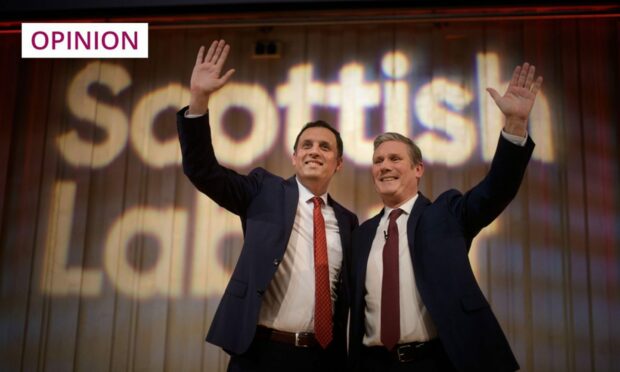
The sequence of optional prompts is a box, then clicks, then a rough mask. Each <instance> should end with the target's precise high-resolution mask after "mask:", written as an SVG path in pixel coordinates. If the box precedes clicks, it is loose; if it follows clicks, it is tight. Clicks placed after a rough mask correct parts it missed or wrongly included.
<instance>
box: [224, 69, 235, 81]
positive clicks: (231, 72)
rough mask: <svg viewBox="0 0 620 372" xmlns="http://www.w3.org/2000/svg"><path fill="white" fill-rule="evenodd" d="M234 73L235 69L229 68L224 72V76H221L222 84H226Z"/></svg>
mask: <svg viewBox="0 0 620 372" xmlns="http://www.w3.org/2000/svg"><path fill="white" fill-rule="evenodd" d="M234 73H235V69H234V68H231V69H230V70H228V71H226V73H225V74H224V76H222V84H226V82H227V81H228V79H230V77H231V76H232V75H233V74H234Z"/></svg>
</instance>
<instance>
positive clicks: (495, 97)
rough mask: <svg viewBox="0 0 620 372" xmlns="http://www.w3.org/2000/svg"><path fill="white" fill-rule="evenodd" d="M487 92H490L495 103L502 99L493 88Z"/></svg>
mask: <svg viewBox="0 0 620 372" xmlns="http://www.w3.org/2000/svg"><path fill="white" fill-rule="evenodd" d="M487 92H489V94H490V95H491V98H493V101H495V102H497V100H498V99H500V98H502V96H501V95H500V94H499V92H498V91H496V90H495V89H493V88H487Z"/></svg>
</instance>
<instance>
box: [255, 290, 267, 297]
mask: <svg viewBox="0 0 620 372" xmlns="http://www.w3.org/2000/svg"><path fill="white" fill-rule="evenodd" d="M264 293H265V290H264V289H259V290H257V291H256V294H257V295H259V296H262V295H263V294H264Z"/></svg>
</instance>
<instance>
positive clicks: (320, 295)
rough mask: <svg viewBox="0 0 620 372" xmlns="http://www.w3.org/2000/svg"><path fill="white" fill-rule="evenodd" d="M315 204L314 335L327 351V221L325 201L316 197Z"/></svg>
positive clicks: (329, 308)
mask: <svg viewBox="0 0 620 372" xmlns="http://www.w3.org/2000/svg"><path fill="white" fill-rule="evenodd" d="M312 201H313V202H314V212H313V214H312V216H313V220H314V301H315V303H314V333H315V336H316V339H317V341H318V342H319V344H321V347H323V349H325V348H326V347H327V345H329V343H330V342H331V341H332V296H331V292H330V288H329V265H328V262H327V239H326V238H325V220H323V214H322V213H321V204H322V203H323V199H321V198H319V197H318V196H315V197H314V198H312Z"/></svg>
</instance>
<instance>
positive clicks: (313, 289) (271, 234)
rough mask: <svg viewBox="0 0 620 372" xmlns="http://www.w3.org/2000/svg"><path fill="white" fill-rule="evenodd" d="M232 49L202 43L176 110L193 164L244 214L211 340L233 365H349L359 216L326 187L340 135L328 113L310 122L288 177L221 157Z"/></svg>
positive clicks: (199, 181) (190, 171)
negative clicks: (214, 104) (213, 103)
mask: <svg viewBox="0 0 620 372" xmlns="http://www.w3.org/2000/svg"><path fill="white" fill-rule="evenodd" d="M229 49H230V47H229V45H227V44H226V43H225V42H224V41H223V40H220V41H214V42H213V44H211V46H210V48H209V49H208V51H207V52H206V55H205V48H204V47H201V48H200V50H199V52H198V56H197V60H196V64H195V66H194V69H193V72H192V77H191V83H190V86H191V99H190V104H189V107H187V108H184V109H182V110H181V111H179V113H178V114H177V129H178V132H179V139H180V142H181V149H182V154H183V170H184V172H185V174H186V175H187V176H188V177H189V179H190V180H191V181H192V183H193V184H194V185H195V186H196V187H197V188H198V189H199V190H200V191H202V192H203V193H205V194H206V195H207V196H209V198H211V199H212V200H213V201H215V202H216V203H217V204H219V205H220V206H222V207H224V208H226V209H227V210H229V211H230V212H232V213H235V214H237V215H238V216H239V217H240V219H241V224H242V229H243V234H244V243H243V248H242V250H241V254H240V256H239V259H238V262H237V265H236V267H235V269H234V271H233V274H232V277H231V279H230V281H229V283H228V286H227V287H226V290H225V292H224V295H223V297H222V300H221V302H220V305H219V307H218V309H217V312H216V313H215V317H214V319H213V322H212V324H211V327H210V329H209V333H208V335H207V341H208V342H211V343H213V344H216V345H218V346H220V347H222V348H223V349H224V350H225V351H226V352H228V353H229V354H230V355H231V359H230V363H229V366H228V370H229V371H326V370H334V371H336V370H341V369H342V368H343V366H344V365H345V363H346V316H347V304H348V299H347V298H346V290H345V289H346V287H347V283H346V280H347V275H345V274H344V273H346V272H347V271H348V269H347V267H346V260H345V259H344V257H348V256H349V255H350V253H349V249H350V243H351V234H352V230H353V229H354V228H355V227H357V225H358V222H357V217H356V216H355V215H354V214H353V213H351V212H350V211H348V210H346V209H345V208H344V207H342V206H341V205H340V204H338V203H336V202H335V201H334V200H333V199H332V198H331V197H330V196H329V195H328V194H327V189H328V186H329V183H330V181H331V179H332V177H333V176H334V174H335V173H336V172H337V171H338V170H340V168H341V167H342V152H343V145H342V139H341V138H340V134H339V133H338V132H337V131H336V130H335V129H334V128H332V127H331V126H330V125H329V124H327V123H325V122H323V121H316V122H312V123H308V124H306V126H305V127H304V128H303V129H302V130H301V132H300V133H299V135H298V136H297V140H296V141H295V145H294V154H293V157H292V163H293V166H294V168H295V176H294V177H291V178H289V179H283V178H281V177H278V176H276V175H273V174H271V173H269V172H268V171H266V170H265V169H262V168H256V169H254V170H252V171H251V172H250V173H249V174H248V175H240V174H238V173H237V172H235V171H233V170H231V169H227V168H225V167H223V166H221V165H220V164H219V163H218V161H217V158H216V156H215V153H214V151H213V145H212V140H211V130H210V127H209V117H208V100H209V96H210V95H211V94H212V93H213V92H215V91H216V90H217V89H219V88H221V87H222V86H223V85H224V84H225V83H226V82H227V81H228V79H229V78H230V76H231V75H232V74H233V72H234V70H232V69H231V70H228V71H227V72H226V73H224V74H222V67H223V65H224V63H225V61H226V58H227V56H228V52H229ZM207 248H208V247H205V249H207ZM315 263H316V265H315ZM315 266H316V269H317V271H316V275H315ZM206 270H208V268H206ZM341 273H342V274H341Z"/></svg>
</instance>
